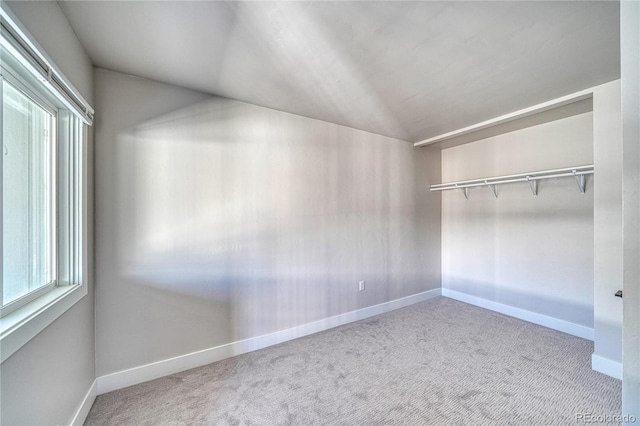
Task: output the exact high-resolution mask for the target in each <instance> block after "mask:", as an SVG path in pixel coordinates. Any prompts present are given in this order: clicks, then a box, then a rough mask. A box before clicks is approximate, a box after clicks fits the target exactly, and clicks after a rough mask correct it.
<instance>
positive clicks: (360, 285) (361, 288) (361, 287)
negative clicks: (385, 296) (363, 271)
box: [358, 281, 364, 291]
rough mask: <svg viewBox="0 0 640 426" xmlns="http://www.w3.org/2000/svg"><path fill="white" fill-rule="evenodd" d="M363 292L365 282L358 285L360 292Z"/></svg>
mask: <svg viewBox="0 0 640 426" xmlns="http://www.w3.org/2000/svg"><path fill="white" fill-rule="evenodd" d="M362 290H364V281H360V282H359V283H358V291H362Z"/></svg>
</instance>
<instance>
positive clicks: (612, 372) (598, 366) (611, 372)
mask: <svg viewBox="0 0 640 426" xmlns="http://www.w3.org/2000/svg"><path fill="white" fill-rule="evenodd" d="M591 368H592V369H593V370H595V371H597V372H599V373H602V374H606V375H607V376H611V377H613V378H614V379H618V380H622V363H621V362H618V361H613V360H611V359H609V358H605V357H603V356H600V355H596V354H592V355H591Z"/></svg>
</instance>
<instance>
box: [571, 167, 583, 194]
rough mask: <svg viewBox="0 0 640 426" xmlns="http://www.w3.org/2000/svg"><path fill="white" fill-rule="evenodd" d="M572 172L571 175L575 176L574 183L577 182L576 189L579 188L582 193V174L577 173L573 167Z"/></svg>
mask: <svg viewBox="0 0 640 426" xmlns="http://www.w3.org/2000/svg"><path fill="white" fill-rule="evenodd" d="M572 173H573V176H575V178H576V183H577V184H578V189H579V190H580V193H581V194H584V175H583V174H578V171H577V170H576V169H573V170H572Z"/></svg>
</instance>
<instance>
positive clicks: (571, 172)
mask: <svg viewBox="0 0 640 426" xmlns="http://www.w3.org/2000/svg"><path fill="white" fill-rule="evenodd" d="M593 173H594V169H593V164H591V165H587V166H576V167H566V168H563V169H553V170H541V171H537V172H528V173H520V174H517V175H505V176H495V177H490V178H481V179H471V180H461V181H458V182H450V183H440V184H437V185H431V191H448V190H450V189H461V190H462V191H463V194H464V197H465V198H466V199H469V188H472V187H475V186H487V187H488V188H489V189H490V190H491V192H492V194H493V196H494V197H495V198H498V185H501V184H505V183H514V182H528V183H529V187H530V188H531V192H532V193H533V195H534V196H536V195H538V181H539V180H541V179H553V178H560V177H571V176H573V177H574V178H575V179H576V183H577V184H578V189H579V190H580V193H581V194H584V177H585V175H591V174H593Z"/></svg>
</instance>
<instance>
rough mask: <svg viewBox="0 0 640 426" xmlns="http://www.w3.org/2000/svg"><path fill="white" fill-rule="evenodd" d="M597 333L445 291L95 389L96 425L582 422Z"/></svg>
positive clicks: (600, 401)
mask: <svg viewBox="0 0 640 426" xmlns="http://www.w3.org/2000/svg"><path fill="white" fill-rule="evenodd" d="M592 352H593V343H592V342H590V341H587V340H584V339H580V338H577V337H573V336H570V335H567V334H564V333H560V332H557V331H553V330H550V329H547V328H544V327H540V326H537V325H534V324H530V323H527V322H524V321H520V320H517V319H514V318H510V317H507V316H504V315H501V314H498V313H494V312H492V311H487V310H484V309H481V308H477V307H475V306H471V305H467V304H464V303H461V302H457V301H454V300H451V299H447V298H443V297H439V298H436V299H432V300H429V301H426V302H422V303H419V304H416V305H413V306H410V307H407V308H403V309H399V310H397V311H394V312H390V313H387V314H384V315H380V316H377V317H373V318H370V319H367V320H363V321H360V322H356V323H352V324H348V325H345V326H342V327H338V328H334V329H332V330H328V331H325V332H322V333H318V334H315V335H312V336H308V337H304V338H301V339H297V340H294V341H290V342H286V343H283V344H280V345H277V346H273V347H270V348H267V349H263V350H260V351H256V352H253V353H249V354H245V355H240V356H237V357H234V358H230V359H227V360H223V361H220V362H217V363H214V364H210V365H207V366H204V367H200V368H195V369H192V370H189V371H185V372H182V373H179V374H174V375H171V376H168V377H164V378H161V379H157V380H154V381H151V382H147V383H143V384H140V385H136V386H132V387H130V388H126V389H121V390H118V391H115V392H111V393H108V394H105V395H101V396H99V397H98V398H97V400H96V402H95V404H94V406H93V408H92V409H91V412H90V413H89V416H88V418H87V422H86V424H88V425H182V424H188V425H199V424H207V425H208V424H216V425H217V424H220V425H238V424H244V425H248V424H253V425H287V424H292V425H329V424H330V425H372V424H387V425H395V424H474V425H478V424H483V425H485V424H520V425H534V424H547V425H548V424H567V423H570V424H576V415H577V414H578V413H591V414H595V415H606V414H618V413H620V410H621V382H620V381H619V380H615V379H612V378H610V377H607V376H605V375H602V374H600V373H597V372H595V371H593V370H591V353H592Z"/></svg>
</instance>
